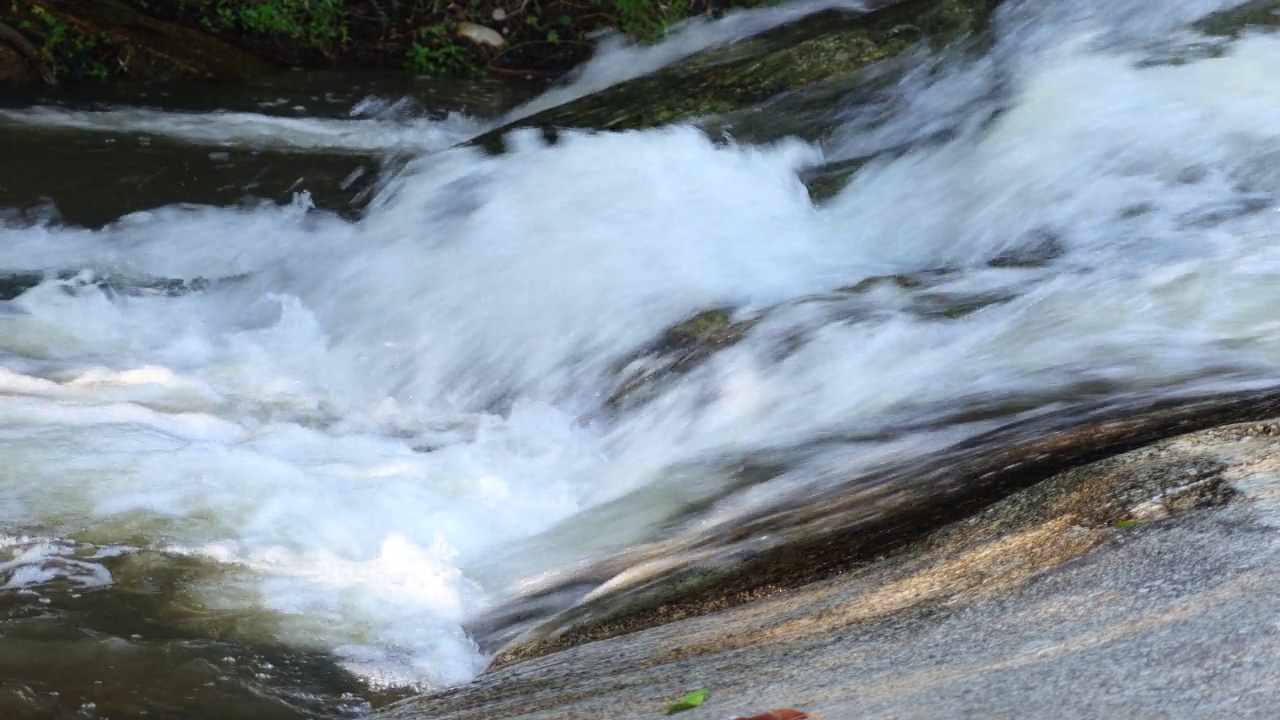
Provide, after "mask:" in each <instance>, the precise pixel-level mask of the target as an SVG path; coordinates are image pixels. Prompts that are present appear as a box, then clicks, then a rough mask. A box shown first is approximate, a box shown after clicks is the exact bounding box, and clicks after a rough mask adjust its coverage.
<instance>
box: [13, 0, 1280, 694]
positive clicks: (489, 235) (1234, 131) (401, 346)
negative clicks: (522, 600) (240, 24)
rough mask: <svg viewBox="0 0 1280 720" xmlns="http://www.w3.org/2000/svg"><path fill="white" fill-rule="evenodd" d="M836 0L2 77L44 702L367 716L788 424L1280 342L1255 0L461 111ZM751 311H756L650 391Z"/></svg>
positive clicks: (17, 381)
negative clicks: (641, 33) (222, 69)
mask: <svg viewBox="0 0 1280 720" xmlns="http://www.w3.org/2000/svg"><path fill="white" fill-rule="evenodd" d="M840 4H842V3H832V2H827V3H822V4H816V3H808V4H792V5H789V6H787V7H786V8H784V9H781V10H769V11H761V12H756V13H742V14H737V15H731V16H730V17H728V18H725V19H723V20H719V21H714V22H712V21H700V22H697V23H694V24H692V25H690V26H688V27H686V28H684V29H682V30H681V31H679V32H677V33H676V34H675V35H674V36H673V37H672V38H670V39H669V40H667V41H664V42H663V43H661V44H659V45H658V46H656V47H654V48H648V49H641V48H628V47H625V46H622V45H621V44H616V43H615V44H611V45H609V46H608V47H606V48H604V49H602V50H601V52H600V54H599V55H598V56H597V58H596V59H595V60H593V61H592V64H591V65H590V66H589V67H588V68H587V69H586V70H585V71H584V72H583V73H581V75H580V76H579V77H578V78H577V79H576V80H575V81H572V82H570V83H569V84H568V85H567V86H564V87H560V88H556V89H553V90H551V91H550V92H549V94H547V95H544V96H542V97H541V98H538V99H532V100H531V97H530V96H531V91H529V90H527V89H521V88H512V87H510V86H506V87H502V86H495V85H491V84H488V83H481V82H477V83H463V84H458V83H441V82H430V81H421V80H414V79H411V78H410V79H406V78H370V77H362V76H355V77H353V76H342V75H324V74H304V73H292V74H287V75H284V76H282V77H278V78H271V79H269V80H268V81H265V82H263V83H261V84H257V85H252V86H248V87H236V88H217V89H208V88H181V87H174V88H168V89H166V88H149V87H129V86H106V87H94V88H89V89H83V88H81V89H78V90H75V91H64V92H61V93H50V94H45V95H41V96H37V97H33V98H27V99H11V100H8V101H4V102H3V103H0V711H3V713H4V714H5V716H6V717H55V716H65V717H113V718H120V717H143V716H149V717H177V716H181V717H186V718H199V717H208V718H222V717H246V718H248V717H254V718H292V717H315V716H326V717H352V716H361V715H365V714H368V713H370V712H372V711H374V710H375V709H376V708H378V707H381V706H383V705H385V704H386V703H388V702H390V701H391V700H394V699H396V698H399V697H403V696H405V695H406V694H409V693H413V692H419V691H422V690H426V689H431V688H437V687H441V686H445V685H449V684H455V683H459V682H464V681H466V680H467V679H469V678H471V677H474V676H475V675H476V674H477V673H479V672H480V671H481V670H482V669H483V668H484V665H485V662H486V660H487V658H486V656H485V655H484V654H483V653H481V652H480V650H479V649H478V647H477V646H476V644H475V643H474V642H473V640H472V639H471V638H470V637H469V636H468V635H467V633H466V632H465V631H464V627H465V626H466V624H467V622H468V620H469V619H470V618H474V617H476V616H478V615H480V614H482V613H484V612H485V611H486V610H488V609H490V608H491V607H492V606H493V604H494V602H495V601H496V600H495V599H496V598H499V597H501V596H503V594H504V593H505V592H507V591H508V590H509V589H510V588H511V587H513V586H515V585H516V584H518V583H519V582H521V581H524V580H526V579H528V578H530V577H535V576H537V575H538V574H539V573H544V572H547V571H551V570H554V569H556V568H561V567H566V566H570V565H572V564H573V563H575V562H578V561H581V560H583V559H585V558H590V557H595V556H598V555H600V554H602V553H606V552H609V551H611V550H616V549H619V548H624V547H627V546H630V545H633V544H635V543H637V542H640V541H642V540H645V539H649V538H652V537H653V536H654V535H655V534H656V533H660V532H663V528H666V527H669V524H670V523H671V522H673V521H674V519H678V518H679V517H681V515H682V513H685V512H686V511H688V509H689V508H690V507H692V506H695V505H697V504H699V503H702V502H705V501H706V499H707V498H710V497H719V496H718V495H717V493H718V492H719V491H720V490H721V489H722V488H723V487H725V486H726V484H728V483H731V482H733V481H734V480H733V478H732V477H731V476H732V475H733V469H734V468H740V467H741V466H742V465H743V464H744V463H749V462H751V461H752V460H753V459H754V458H760V457H770V458H777V457H786V458H788V462H792V463H794V464H796V465H797V466H804V465H805V463H825V464H828V465H830V464H832V463H836V462H838V463H839V464H840V465H841V466H842V467H845V468H853V469H855V470H856V468H857V467H861V466H870V465H872V464H874V463H877V462H882V461H884V460H885V459H886V458H902V457H910V456H912V455H913V454H919V453H924V452H927V451H928V450H930V449H936V448H939V447H943V446H945V445H947V444H949V443H954V442H956V441H958V440H960V439H962V438H965V437H970V436H973V435H975V434H977V433H980V432H983V431H986V430H990V429H992V428H995V427H999V426H1000V425H1001V424H1002V423H1006V422H1009V421H1012V420H1016V419H1025V418H1028V417H1035V416H1045V415H1052V414H1055V413H1062V412H1066V411H1069V410H1071V409H1072V408H1079V407H1084V406H1090V405H1097V404H1099V403H1106V402H1110V401H1114V400H1116V399H1118V398H1135V397H1141V398H1158V397H1164V396H1173V395H1177V394H1183V393H1193V392H1194V393H1204V392H1211V393H1212V392H1225V391H1231V390H1239V389H1246V388H1255V387H1267V386H1271V385H1273V384H1274V383H1275V382H1276V381H1277V380H1280V313H1277V311H1276V308H1277V307H1280V93H1277V92H1276V89H1275V87H1276V77H1277V74H1278V73H1280V37H1277V36H1275V35H1271V34H1266V33H1263V32H1246V33H1242V34H1239V35H1238V36H1236V37H1208V36H1205V35H1201V34H1200V33H1198V32H1197V31H1195V30H1194V29H1193V28H1192V23H1194V22H1195V21H1197V20H1198V19H1200V18H1202V17H1204V16H1206V15H1208V14H1209V13H1211V12H1213V11H1216V10H1221V9H1223V8H1226V7H1230V6H1232V5H1233V4H1238V3H1233V2H1231V1H1230V0H1167V1H1166V2H1162V3H1151V2H1148V1H1147V0H1107V1H1105V2H1104V1H1103V0H1096V1H1077V2H1066V1H1065V0H1064V1H1062V2H1055V1H1054V0H1041V1H1039V2H1030V1H1019V2H1015V1H1014V0H1010V2H1008V3H1006V5H1005V6H1004V7H1003V8H1002V9H1001V11H1000V12H999V14H998V15H997V17H996V21H995V23H994V26H993V29H992V30H991V37H990V39H989V42H987V43H986V44H985V45H984V51H983V52H981V53H977V52H971V51H967V52H943V53H937V54H929V53H924V52H920V53H913V54H911V55H910V56H909V57H908V58H907V59H906V60H904V61H903V62H904V63H905V66H904V67H905V72H903V73H902V74H901V75H900V76H898V77H896V79H895V80H894V81H893V82H892V83H890V84H889V85H887V86H883V87H880V88H879V89H877V90H876V91H875V92H874V93H871V94H867V93H849V94H848V95H847V96H842V97H836V98H833V99H831V100H830V102H829V105H828V108H827V110H828V111H827V112H826V113H825V114H824V115H823V116H822V118H821V122H822V123H825V125H824V127H823V130H822V131H821V132H816V131H815V133H813V135H814V136H815V137H808V138H807V139H805V140H801V139H797V138H787V137H771V138H767V140H768V141H767V142H753V143H750V144H748V143H745V142H743V143H737V142H733V141H732V135H733V130H732V128H729V129H728V130H727V133H728V135H729V136H730V137H729V138H725V137H716V138H714V139H712V138H708V137H707V135H706V134H704V133H703V132H702V131H701V130H699V129H697V128H695V127H692V126H688V125H677V126H673V127H665V128H659V129H654V130H647V131H640V132H627V133H602V134H591V133H586V132H565V133H562V134H561V136H560V138H559V141H558V142H556V143H554V144H549V143H548V142H546V141H544V140H543V139H541V138H540V137H539V136H537V135H536V134H528V133H517V134H516V135H515V136H513V137H512V138H510V139H509V142H508V145H509V147H508V150H507V152H505V153H504V154H501V155H490V154H487V153H485V152H484V151H482V150H480V149H478V148H473V147H465V146H459V143H463V142H465V141H466V140H467V139H469V138H471V137H474V136H476V135H479V134H481V133H483V132H486V131H488V130H490V129H492V128H495V127H499V126H501V125H503V124H504V123H506V122H508V121H509V120H512V119H515V118H519V117H524V116H526V115H528V114H530V113H532V112H534V111H536V110H537V109H539V108H541V107H545V106H548V105H552V104H555V103H557V102H560V101H563V100H565V99H568V98H572V97H576V96H582V95H585V94H588V93H590V92H593V91H596V90H599V89H601V88H604V87H607V86H609V85H610V84H614V83H617V82H621V81H623V80H625V79H627V78H630V77H634V76H636V75H638V74H641V73H644V72H649V71H652V70H654V69H656V68H658V67H661V66H663V65H664V64H667V63H671V62H676V61H678V60H679V59H680V58H682V57H684V56H687V55H689V54H691V53H693V52H696V51H698V50H700V49H703V48H706V47H710V46H713V45H716V44H723V43H725V42H727V41H730V40H733V39H735V38H738V37H741V36H744V35H747V34H750V33H752V32H755V31H758V30H761V29H764V28H767V27H770V26H773V25H777V24H779V23H782V22H785V21H787V20H790V19H794V17H796V16H798V15H801V14H804V13H806V12H812V11H815V10H817V9H820V8H823V7H829V6H832V5H840ZM843 4H844V5H849V3H843ZM530 101H531V102H532V104H523V103H528V102H530ZM764 112H765V118H766V120H765V122H764V123H763V124H764V126H765V127H769V126H771V125H770V124H771V123H775V124H776V125H777V126H779V127H782V126H788V127H790V125H788V124H787V123H788V122H791V123H794V122H796V120H795V118H790V119H788V118H785V117H777V118H774V117H770V116H769V115H768V114H767V112H768V111H767V110H766V111H764ZM756 127H757V128H758V127H760V124H759V123H757V125H756ZM766 134H767V133H766ZM786 134H790V133H786ZM852 161H856V167H857V170H856V172H855V173H854V174H852V175H851V176H850V177H849V179H848V181H847V182H846V183H844V184H842V185H841V186H840V187H838V188H837V189H836V190H833V191H832V193H830V197H822V198H820V199H818V200H815V199H814V197H811V195H810V192H809V190H808V189H807V188H806V186H805V184H804V182H803V179H804V178H805V177H807V176H808V175H807V174H808V173H812V172H813V169H814V168H817V167H822V166H824V164H826V166H840V165H841V163H848V162H852ZM721 309H723V310H724V312H723V313H721V314H722V315H724V316H725V317H727V318H729V320H730V321H743V322H745V323H746V325H745V327H746V329H745V330H744V331H743V332H742V333H741V334H742V337H741V338H740V339H735V341H734V342H731V343H725V344H724V345H725V346H724V347H718V348H716V351H715V352H711V353H708V355H709V356H708V357H706V358H703V359H702V360H701V361H700V362H699V363H696V364H694V365H693V366H692V367H690V368H688V369H687V371H684V372H681V373H673V374H669V375H664V376H662V377H661V378H659V379H658V380H656V381H654V382H653V383H652V384H651V385H649V386H647V387H645V388H644V389H643V390H644V392H642V393H638V394H637V396H636V397H635V398H633V399H632V400H631V401H623V402H619V401H618V395H617V393H618V388H619V382H620V380H619V378H620V376H626V375H627V374H628V373H631V374H633V375H634V374H635V373H637V372H639V373H641V374H643V371H644V368H645V367H646V366H645V362H647V361H646V359H645V358H643V357H640V356H641V355H643V352H642V351H643V349H645V348H647V347H650V346H651V345H652V343H653V342H654V340H655V338H658V337H660V336H662V335H663V333H664V332H666V331H668V330H669V329H670V328H672V327H673V326H677V325H679V324H680V323H682V322H685V321H687V320H689V319H690V318H691V317H694V316H696V315H698V314H699V313H705V312H706V311H709V310H721ZM649 361H652V359H650V360H649ZM814 448H817V449H814ZM803 475H804V474H803V473H789V474H788V473H783V474H782V475H781V476H779V477H775V478H773V479H772V480H769V481H766V482H761V483H758V484H755V485H751V486H749V487H746V488H744V489H742V490H740V491H738V492H735V493H731V494H729V495H728V496H727V497H723V498H719V499H718V500H717V502H718V503H719V505H718V509H716V510H715V512H719V513H721V515H722V517H729V518H732V517H733V514H734V513H735V512H740V511H741V508H742V507H745V506H759V505H760V504H767V503H768V502H770V501H771V499H773V498H777V497H779V496H781V495H782V494H785V493H795V492H797V491H799V490H802V488H803V483H804V482H805V480H804V477H803ZM815 482H816V481H815ZM646 488H649V489H652V488H659V489H662V491H661V492H652V491H651V492H645V489H646ZM605 506H608V507H610V508H611V510H610V512H608V513H601V512H595V513H593V512H592V510H593V509H599V508H601V507H605ZM570 531H571V532H570Z"/></svg>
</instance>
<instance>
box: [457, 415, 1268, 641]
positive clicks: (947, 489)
mask: <svg viewBox="0 0 1280 720" xmlns="http://www.w3.org/2000/svg"><path fill="white" fill-rule="evenodd" d="M1275 414H1280V392H1275V391H1273V392H1262V393H1255V394H1248V395H1236V396H1225V397H1210V398H1204V399H1200V400H1195V401H1182V402H1179V403H1174V404H1170V403H1156V404H1148V405H1129V406H1119V405H1114V406H1110V407H1105V408H1101V409H1095V410H1093V411H1089V412H1085V413H1083V414H1068V413H1059V414H1057V415H1053V416H1048V417H1039V418H1036V419H1034V420H1028V421H1019V422H1015V423H1012V424H1008V425H1006V426H1005V427H1003V428H1001V429H999V430H996V431H992V432H990V433H987V434H984V435H981V436H978V437H975V438H973V439H971V440H968V441H965V442H964V443H961V444H960V445H957V446H954V447H951V448H948V449H945V450H942V451H940V452H937V453H934V454H933V455H930V456H926V457H920V458H911V459H907V460H904V461H903V462H901V463H900V464H890V465H886V466H883V467H880V468H878V469H873V470H870V471H867V472H865V473H861V474H859V475H858V476H856V477H839V476H838V475H835V474H833V475H832V476H831V477H826V478H822V479H820V480H819V481H816V482H814V481H812V479H810V481H806V482H804V483H803V484H802V486H803V488H804V489H803V490H802V491H800V492H797V493H795V494H793V495H790V496H786V497H782V498H779V499H776V500H775V501H773V503H772V504H770V505H768V506H767V507H762V508H759V509H756V510H754V511H752V513H751V514H749V515H748V516H745V517H741V518H737V519H735V521H734V522H733V523H730V524H725V523H714V522H711V523H708V522H702V520H703V518H700V517H690V518H687V521H686V522H685V523H684V524H683V525H682V526H681V527H678V528H672V529H670V530H669V531H667V532H665V533H664V534H663V536H662V537H661V538H660V539H657V540H654V541H653V542H650V543H647V544H640V545H637V546H634V547H632V548H631V549H630V550H628V551H627V552H624V553H621V554H619V555H615V556H613V557H609V558H606V559H604V560H601V561H599V562H598V563H596V564H594V565H592V566H587V567H583V568H578V569H576V570H573V571H571V572H568V573H567V574H565V575H563V576H559V577H556V576H552V577H548V578H546V579H545V580H544V581H543V582H542V583H541V585H539V586H536V587H531V588H530V590H529V593H530V594H529V596H528V597H529V599H530V601H531V602H536V604H537V605H538V609H537V610H536V611H534V610H530V611H529V612H527V613H524V615H523V616H522V617H521V622H520V626H521V630H520V632H519V633H516V635H517V636H518V637H519V639H517V640H515V641H514V642H508V643H507V645H506V647H505V649H504V650H503V652H502V653H501V654H500V655H499V656H498V660H497V662H498V664H504V663H509V662H514V661H517V660H520V659H525V658H529V657H536V656H539V655H542V654H546V653H552V652H556V651H559V650H562V649H564V648H567V647H572V646H574V645H576V644H579V643H582V642H587V641H590V640H598V639H603V638H607V637H612V636H615V635H618V634H623V633H627V632H633V631H636V630H640V629H643V628H646V627H651V626H654V625H659V624H663V623H665V622H670V621H672V620H675V619H679V618H682V617H687V616H691V615H697V614H701V613H705V612H710V611H714V610H718V609H721V608H724V607H728V606H732V605H736V604H740V603H742V602H747V601H750V600H752V599H756V598H758V597H760V596H762V595H768V594H771V593H775V592H778V591H780V590H782V589H785V588H794V587H798V586H800V585H803V584H805V583H808V582H813V581H816V580H821V579H823V578H827V577H830V576H832V575H833V574H838V573H841V572H846V571H848V570H850V569H851V568H855V567H858V566H860V565H863V564H865V563H867V562H868V561H871V560H873V559H875V558H877V557H880V556H881V555H883V554H885V553H886V552H892V551H894V550H895V548H901V547H902V546H904V545H905V544H907V543H910V542H914V541H915V540H916V539H917V538H919V537H921V536H922V535H924V534H925V533H927V532H929V531H931V530H933V529H936V528H938V527H941V526H943V525H945V524H947V523H950V522H955V521H958V520H961V519H963V518H965V517H968V516H970V515H972V514H973V513H975V512H978V511H980V510H981V509H982V508H983V507H985V506H987V505H989V504H990V503H992V502H994V501H995V500H997V499H999V498H1000V497H1004V496H1006V495H1008V494H1009V493H1012V492H1015V491H1017V490H1019V489H1021V488H1026V487H1029V486H1032V485H1034V484H1036V483H1038V482H1040V481H1042V480H1044V479H1045V478H1047V477H1049V476H1051V475H1052V474H1053V473H1055V472H1059V471H1061V470H1063V469H1065V468H1070V467H1073V466H1076V465H1079V464H1081V463H1084V462H1089V461H1094V460H1097V459H1099V458H1103V457H1108V456H1110V455H1114V454H1115V453H1117V452H1120V451H1124V450H1127V449H1130V448H1133V447H1137V446H1140V445H1142V444H1144V443H1149V442H1152V441H1153V440H1157V439H1159V438H1162V437H1168V436H1170V435H1173V434H1177V433H1180V432H1186V431H1188V430H1192V429H1196V428H1201V427H1211V426H1213V425H1216V424H1220V423H1223V422H1230V421H1236V420H1245V419H1254V418H1260V417H1268V416H1271V415H1275ZM955 420H956V419H955V418H952V419H951V421H955ZM828 472H830V473H838V472H839V471H838V469H834V470H830V471H828ZM797 479H799V478H797ZM732 491H733V489H727V490H726V492H732ZM1119 519H1123V518H1117V520H1119ZM522 605H524V601H523V600H520V599H516V600H513V601H512V602H511V605H510V606H509V607H506V608H499V609H497V610H496V611H495V615H494V617H498V616H500V615H503V614H505V615H507V616H510V617H516V616H519V615H520V614H521V613H520V607H521V606H522ZM557 605H559V606H560V607H562V608H564V609H563V610H561V611H559V612H556V613H554V614H550V615H549V614H548V613H549V612H551V611H552V610H553V608H554V607H555V606H557ZM526 609H528V608H526ZM539 618H543V619H539ZM481 628H483V630H481ZM476 632H477V633H478V634H477V637H478V640H479V641H480V643H481V646H482V647H491V648H492V647H494V645H493V644H492V643H491V641H489V640H487V639H486V635H492V636H493V637H495V638H496V637H504V638H507V639H508V640H509V639H510V636H511V634H510V633H509V632H508V631H506V629H505V628H503V627H502V626H501V622H500V621H498V622H492V621H491V620H490V619H482V620H480V621H478V622H477V625H476Z"/></svg>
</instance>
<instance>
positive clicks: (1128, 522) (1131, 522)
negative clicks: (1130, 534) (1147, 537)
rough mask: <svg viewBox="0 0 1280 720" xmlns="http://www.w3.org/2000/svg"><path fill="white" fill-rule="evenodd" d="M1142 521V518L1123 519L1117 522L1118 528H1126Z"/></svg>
mask: <svg viewBox="0 0 1280 720" xmlns="http://www.w3.org/2000/svg"><path fill="white" fill-rule="evenodd" d="M1141 522H1142V521H1141V520H1121V521H1120V522H1118V523H1116V529H1117V530H1124V529H1125V528H1131V527H1133V526H1134V525H1137V524H1139V523H1141Z"/></svg>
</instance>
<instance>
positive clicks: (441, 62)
mask: <svg viewBox="0 0 1280 720" xmlns="http://www.w3.org/2000/svg"><path fill="white" fill-rule="evenodd" d="M405 69H406V70H408V71H410V72H414V73H418V74H420V75H470V74H472V73H474V72H475V70H476V67H475V64H474V63H473V62H472V60H471V57H470V56H469V55H468V54H467V51H466V49H464V48H463V47H462V46H461V45H459V44H458V43H457V42H456V41H455V40H454V39H453V24H452V23H449V22H439V23H436V24H434V25H428V26H427V27H425V28H423V29H421V30H419V31H418V38H417V39H416V40H414V41H413V43H412V44H410V45H409V49H408V51H407V52H406V53H405Z"/></svg>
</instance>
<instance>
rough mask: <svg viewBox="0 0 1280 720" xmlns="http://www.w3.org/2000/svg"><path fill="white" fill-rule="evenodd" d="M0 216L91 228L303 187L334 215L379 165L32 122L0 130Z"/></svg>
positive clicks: (288, 195)
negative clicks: (131, 216) (0, 167)
mask: <svg viewBox="0 0 1280 720" xmlns="http://www.w3.org/2000/svg"><path fill="white" fill-rule="evenodd" d="M0 157H3V158H4V167H5V172H4V173H0V208H8V210H3V209H0V221H4V220H6V219H7V220H8V221H10V222H20V223H27V222H38V221H47V220H60V221H62V222H65V223H69V224H72V225H80V226H86V227H100V226H102V225H104V224H106V223H108V222H111V221H113V220H116V219H117V218H119V217H120V216H121V215H125V214H128V213H131V212H136V211H139V210H148V209H153V208H157V207H162V206H165V205H174V204H181V203H201V204H214V205H222V206H226V205H235V204H237V203H241V202H255V201H264V200H265V201H271V202H277V203H285V202H289V201H290V200H291V199H292V198H293V196H294V194H295V193H298V192H301V191H303V190H306V191H307V192H308V193H310V195H311V198H312V200H313V201H314V202H315V204H316V205H317V207H320V208H324V209H328V210H334V211H337V212H341V213H344V214H348V215H350V214H353V213H356V212H358V211H359V209H360V208H361V207H362V206H363V203H364V202H365V201H366V200H367V199H368V195H369V192H370V189H371V187H372V186H373V184H374V182H375V181H376V178H377V177H378V171H379V168H380V167H381V164H382V163H381V161H379V160H376V159H373V158H369V157H360V156H353V155H340V154H331V153H327V154H319V153H317V154H299V153H288V152H279V151H271V150H244V149H238V148H228V149H217V148H207V147H205V148H201V147H192V146H190V145H186V144H181V143H177V142H172V141H168V140H165V139H161V138H156V139H152V138H150V137H147V136H142V135H133V134H129V135H106V134H102V133H88V132H77V131H63V130H44V129H39V128H13V127H9V128H5V129H4V131H3V132H0Z"/></svg>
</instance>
